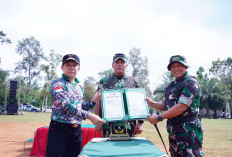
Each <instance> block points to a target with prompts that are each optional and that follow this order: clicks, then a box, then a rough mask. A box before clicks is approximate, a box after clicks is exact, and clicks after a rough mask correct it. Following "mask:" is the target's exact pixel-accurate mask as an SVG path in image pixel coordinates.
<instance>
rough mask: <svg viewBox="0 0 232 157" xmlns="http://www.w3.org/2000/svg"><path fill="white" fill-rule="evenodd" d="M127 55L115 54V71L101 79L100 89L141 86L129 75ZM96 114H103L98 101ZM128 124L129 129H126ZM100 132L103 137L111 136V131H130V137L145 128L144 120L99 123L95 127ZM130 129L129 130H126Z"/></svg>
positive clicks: (113, 65) (116, 132)
mask: <svg viewBox="0 0 232 157" xmlns="http://www.w3.org/2000/svg"><path fill="white" fill-rule="evenodd" d="M127 65H128V64H127V57H126V56H125V54H123V53H117V54H115V55H114V56H113V63H112V68H113V70H114V73H113V74H112V75H110V76H107V77H105V78H102V79H101V80H100V83H99V86H98V90H99V89H102V88H103V89H122V88H140V87H141V86H140V85H139V83H138V81H137V80H136V79H135V78H134V77H129V76H127V75H126V74H125V73H126V68H127ZM95 114H97V115H99V116H102V115H101V114H102V112H101V105H100V103H97V104H96V106H95ZM126 125H127V128H128V129H127V130H126V129H125V128H126ZM95 129H96V130H97V131H98V132H102V131H103V137H109V134H110V133H114V134H118V133H128V134H129V136H130V137H132V136H135V134H140V133H141V132H142V130H143V120H138V121H137V122H136V121H135V120H132V121H129V122H128V124H126V123H125V122H114V123H108V124H103V126H102V125H97V126H96V128H95ZM125 131H128V132H125Z"/></svg>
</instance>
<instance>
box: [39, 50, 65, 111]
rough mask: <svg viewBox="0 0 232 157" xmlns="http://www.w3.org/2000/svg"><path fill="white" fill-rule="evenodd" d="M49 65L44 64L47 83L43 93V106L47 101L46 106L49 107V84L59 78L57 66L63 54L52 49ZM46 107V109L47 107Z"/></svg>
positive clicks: (43, 68) (43, 69)
mask: <svg viewBox="0 0 232 157" xmlns="http://www.w3.org/2000/svg"><path fill="white" fill-rule="evenodd" d="M47 58H48V59H47V61H48V65H42V66H41V67H42V71H44V72H45V74H46V76H45V85H44V89H43V92H42V93H41V94H42V97H43V100H44V101H45V102H44V101H43V103H42V108H43V104H44V103H45V106H46V108H47V104H48V100H51V95H50V94H49V86H50V84H51V81H52V80H55V79H57V78H58V77H57V74H56V68H57V66H58V64H59V63H60V62H61V60H62V55H60V54H56V53H55V51H54V50H51V52H50V54H49V57H47ZM46 108H45V109H46Z"/></svg>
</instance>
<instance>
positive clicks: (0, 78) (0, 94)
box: [0, 69, 9, 104]
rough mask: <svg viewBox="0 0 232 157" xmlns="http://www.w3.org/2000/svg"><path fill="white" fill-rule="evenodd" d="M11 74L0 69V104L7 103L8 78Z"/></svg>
mask: <svg viewBox="0 0 232 157" xmlns="http://www.w3.org/2000/svg"><path fill="white" fill-rule="evenodd" d="M8 74H9V73H8V72H6V71H3V70H1V69H0V103H1V104H3V103H4V101H5V93H6V92H5V90H6V78H7V75H8Z"/></svg>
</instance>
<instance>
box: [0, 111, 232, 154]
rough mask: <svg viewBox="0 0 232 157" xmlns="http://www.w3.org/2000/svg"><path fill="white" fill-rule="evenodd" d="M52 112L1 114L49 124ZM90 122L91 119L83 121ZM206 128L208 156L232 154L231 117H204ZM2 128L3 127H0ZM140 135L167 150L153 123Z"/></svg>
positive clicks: (11, 119) (15, 119)
mask: <svg viewBox="0 0 232 157" xmlns="http://www.w3.org/2000/svg"><path fill="white" fill-rule="evenodd" d="M50 115H51V113H31V112H25V113H24V115H4V116H3V115H0V123H2V122H4V123H17V122H18V123H24V124H28V125H30V124H31V123H38V122H41V123H47V124H49V121H50ZM83 123H85V124H90V121H88V120H86V121H83ZM202 123H203V129H204V141H203V150H204V152H205V156H206V157H230V156H232V149H231V148H230V147H231V145H232V120H231V119H202ZM158 127H159V130H160V132H161V134H162V137H163V139H164V142H165V144H166V147H168V138H167V132H166V123H165V121H164V122H162V123H158ZM0 129H2V128H0ZM139 136H141V137H147V138H148V139H149V140H150V141H152V142H153V143H154V144H155V145H157V146H158V147H159V148H160V149H161V150H162V151H165V150H164V148H163V144H162V142H161V140H160V137H159V136H158V133H157V131H156V129H155V127H154V126H153V125H151V124H150V123H148V122H145V123H144V131H143V133H142V134H140V135H139Z"/></svg>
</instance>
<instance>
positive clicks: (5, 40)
mask: <svg viewBox="0 0 232 157" xmlns="http://www.w3.org/2000/svg"><path fill="white" fill-rule="evenodd" d="M0 40H1V44H3V43H8V44H11V40H10V39H9V38H6V34H5V33H3V31H0Z"/></svg>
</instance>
